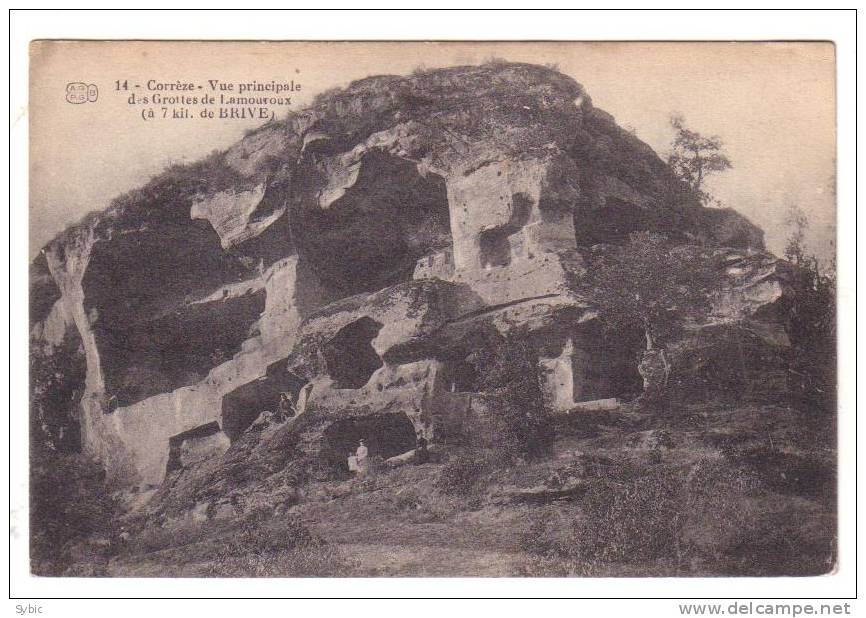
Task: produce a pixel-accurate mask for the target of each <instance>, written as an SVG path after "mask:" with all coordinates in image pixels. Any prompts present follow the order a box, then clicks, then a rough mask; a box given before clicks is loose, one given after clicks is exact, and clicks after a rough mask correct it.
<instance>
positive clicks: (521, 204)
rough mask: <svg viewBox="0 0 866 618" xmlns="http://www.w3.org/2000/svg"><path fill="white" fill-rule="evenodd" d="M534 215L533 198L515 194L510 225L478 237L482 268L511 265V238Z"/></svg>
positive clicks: (488, 231) (496, 228) (491, 229)
mask: <svg viewBox="0 0 866 618" xmlns="http://www.w3.org/2000/svg"><path fill="white" fill-rule="evenodd" d="M531 214H532V198H530V197H529V196H528V195H526V194H525V193H515V194H514V195H513V196H512V198H511V216H510V217H509V219H508V223H506V224H505V225H500V226H497V227H494V228H490V229H487V230H483V231H482V232H481V234H479V236H478V249H479V254H480V258H481V266H482V267H484V268H487V267H499V266H508V265H509V264H510V263H511V237H512V236H514V235H515V234H516V233H518V232H519V231H520V230H521V229H523V227H524V226H526V224H527V223H529V217H530V215H531Z"/></svg>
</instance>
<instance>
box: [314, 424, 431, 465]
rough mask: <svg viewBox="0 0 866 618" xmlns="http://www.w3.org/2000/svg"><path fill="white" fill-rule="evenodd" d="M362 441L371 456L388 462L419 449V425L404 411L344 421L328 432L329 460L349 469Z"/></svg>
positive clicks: (326, 448)
mask: <svg viewBox="0 0 866 618" xmlns="http://www.w3.org/2000/svg"><path fill="white" fill-rule="evenodd" d="M360 440H363V441H364V443H365V444H366V445H367V449H368V453H369V456H370V457H381V458H382V459H388V458H389V457H394V456H395V455H401V454H402V453H405V452H406V451H409V450H412V449H413V448H415V446H416V436H415V426H414V425H413V424H412V421H410V420H409V417H408V416H406V415H405V414H404V413H402V412H396V413H386V414H374V415H370V416H361V417H355V418H346V419H341V420H339V421H336V422H335V423H333V424H332V425H331V426H330V427H328V428H327V429H326V430H325V452H324V456H325V458H326V460H327V461H328V463H329V464H331V465H332V466H334V467H335V468H338V469H340V470H346V469H347V463H346V460H347V458H348V457H349V455H354V454H355V450H356V449H357V448H358V442H359V441H360Z"/></svg>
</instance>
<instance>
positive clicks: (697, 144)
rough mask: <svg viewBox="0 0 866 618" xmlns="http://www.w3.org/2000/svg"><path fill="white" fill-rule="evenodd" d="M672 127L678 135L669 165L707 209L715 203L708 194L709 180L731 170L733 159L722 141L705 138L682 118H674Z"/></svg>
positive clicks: (714, 137) (671, 119)
mask: <svg viewBox="0 0 866 618" xmlns="http://www.w3.org/2000/svg"><path fill="white" fill-rule="evenodd" d="M670 123H671V126H672V127H673V128H674V131H675V134H674V139H673V142H672V143H671V152H670V154H669V155H668V165H669V166H670V167H671V169H672V170H673V171H674V173H675V174H676V175H677V177H678V178H679V179H680V180H682V181H683V182H685V183H686V184H687V185H688V186H689V188H691V190H692V191H694V192H695V193H696V194H697V195H698V197H699V198H700V200H701V203H702V204H704V205H707V204H709V203H710V202H712V201H713V197H712V196H711V195H710V194H709V193H708V192H707V191H705V190H704V181H705V180H706V179H707V176H709V175H710V174H713V173H716V172H723V171H725V170H727V169H730V168H731V161H730V159H728V157H727V155H726V154H725V153H724V152H723V151H722V147H723V143H722V140H721V138H720V137H718V136H716V135H713V136H710V137H704V136H703V135H701V134H700V133H698V132H697V131H692V130H691V129H689V128H687V127H686V125H685V119H684V118H683V117H682V116H681V115H680V114H673V115H672V116H671V118H670Z"/></svg>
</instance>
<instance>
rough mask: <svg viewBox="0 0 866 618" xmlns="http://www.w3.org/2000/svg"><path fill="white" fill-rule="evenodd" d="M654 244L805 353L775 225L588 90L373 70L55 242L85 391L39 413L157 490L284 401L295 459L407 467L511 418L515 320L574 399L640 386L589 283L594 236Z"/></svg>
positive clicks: (551, 376)
mask: <svg viewBox="0 0 866 618" xmlns="http://www.w3.org/2000/svg"><path fill="white" fill-rule="evenodd" d="M639 230H652V231H657V232H660V233H664V234H665V235H667V236H668V237H669V238H671V239H673V240H675V241H676V242H681V243H689V244H696V245H701V246H703V247H707V248H708V250H712V251H716V252H719V253H720V254H724V255H725V256H726V257H725V261H724V264H725V266H724V268H723V269H722V270H720V272H719V302H718V303H717V306H718V310H717V312H716V316H715V322H716V324H730V323H735V322H738V321H742V320H757V321H758V322H762V323H765V324H768V326H767V327H766V328H765V329H764V331H762V332H766V333H767V334H766V336H765V337H764V339H772V338H773V337H775V343H774V345H784V341H780V340H779V338H780V337H782V336H783V334H780V332H781V331H780V329H779V327H778V324H779V320H778V319H777V316H774V315H772V307H774V306H776V305H778V303H779V302H780V299H782V298H783V297H784V294H785V285H786V284H785V276H784V272H783V271H784V265H783V264H781V263H779V262H778V261H777V260H775V259H774V258H773V257H772V256H769V255H767V254H765V253H763V241H762V232H761V231H760V230H759V229H757V228H756V227H755V226H753V225H752V224H751V223H749V222H748V221H747V220H746V219H744V218H743V217H742V216H740V215H738V214H737V213H736V212H734V211H732V210H720V209H707V208H703V207H702V206H700V204H699V202H698V201H697V199H696V197H695V196H694V195H692V194H691V193H690V192H689V191H688V190H687V188H686V187H685V186H684V185H683V184H682V183H680V182H679V181H678V180H677V179H676V178H675V177H674V176H673V175H672V173H671V171H670V170H669V169H668V167H667V165H666V164H665V163H664V162H663V161H662V160H661V159H660V158H659V157H658V156H657V155H656V154H655V153H654V152H653V151H652V149H651V148H650V147H649V146H647V145H646V144H644V143H643V142H641V141H640V140H639V139H637V138H636V137H635V136H634V135H632V134H631V133H629V132H627V131H625V130H623V129H621V128H620V127H619V126H617V124H616V123H615V121H614V119H613V118H612V117H611V116H610V115H609V114H607V113H605V112H603V111H602V110H600V109H597V108H595V107H594V106H593V104H592V101H591V99H590V97H589V95H588V94H587V93H586V92H585V91H584V89H583V88H582V87H581V86H580V85H579V84H578V83H576V82H575V81H573V80H572V79H570V78H568V77H566V76H564V75H561V74H559V73H557V72H556V71H553V70H550V69H546V68H542V67H538V66H531V65H523V64H489V65H484V66H480V67H458V68H450V69H443V70H436V71H431V72H425V73H419V74H416V75H413V76H411V77H401V76H378V77H371V78H368V79H364V80H360V81H358V82H354V83H352V84H350V85H349V86H348V87H347V88H345V89H342V90H336V91H329V92H325V93H322V94H321V95H319V96H318V97H317V98H316V100H315V101H314V103H313V104H312V105H311V106H310V107H309V108H308V109H306V110H302V111H299V112H296V113H292V114H291V115H290V116H289V117H288V119H287V120H286V121H284V122H279V123H272V124H268V125H265V126H263V127H261V128H260V129H258V130H256V131H254V132H252V133H250V134H248V135H247V136H246V137H244V139H242V140H241V141H240V142H239V143H237V144H236V145H234V146H232V147H231V148H229V149H228V150H226V151H225V152H219V153H215V154H213V155H212V156H210V157H208V158H207V159H205V160H203V161H200V162H198V163H196V164H193V165H189V166H174V167H171V168H169V169H167V170H166V171H165V172H164V173H163V174H161V175H159V176H157V177H155V178H154V179H152V180H151V181H150V182H149V183H147V184H146V185H145V186H143V187H141V188H140V189H136V190H134V191H131V192H130V193H128V194H126V195H123V196H121V197H118V198H117V199H115V200H114V202H113V203H112V204H111V206H110V207H109V208H108V209H107V210H105V211H103V212H99V213H95V214H92V215H90V216H88V217H86V218H85V219H84V220H83V221H81V222H80V223H79V224H77V225H75V226H73V227H71V228H70V229H68V230H67V231H65V232H64V233H62V234H61V235H60V236H58V237H57V238H56V239H54V240H53V241H52V242H50V243H49V244H48V245H47V246H46V247H45V248H44V249H43V250H42V251H41V253H40V254H39V256H38V258H37V259H36V260H35V261H34V262H33V265H32V268H31V339H32V345H33V348H34V350H35V351H37V352H38V355H37V356H38V358H37V361H36V362H37V363H41V365H40V366H49V365H51V364H52V363H53V364H54V365H57V366H59V367H61V370H60V373H61V374H62V376H61V377H60V379H58V380H56V381H55V382H56V383H54V382H52V383H51V384H50V385H49V386H47V387H46V386H44V385H42V386H40V390H39V392H34V414H35V415H38V416H39V418H40V419H42V422H41V427H42V430H43V431H44V432H45V434H46V435H48V436H49V437H50V439H51V440H54V441H55V442H58V443H60V442H62V441H63V440H64V439H65V440H67V441H69V440H73V441H78V440H79V438H78V436H79V433H80V442H81V444H82V446H83V447H84V448H85V449H86V450H88V451H90V452H92V453H93V454H95V455H96V456H98V457H99V458H100V459H101V460H102V461H104V462H105V463H106V465H107V468H108V469H109V470H110V471H111V472H112V473H113V474H114V475H115V476H117V477H119V478H123V479H124V480H126V481H127V482H128V483H130V484H139V485H156V484H159V483H161V482H162V480H163V478H164V476H165V474H166V471H167V470H169V471H170V470H171V469H173V468H174V467H177V466H178V465H183V464H184V462H185V461H198V460H199V459H201V458H202V457H206V456H207V455H208V454H213V453H221V452H223V451H225V450H226V449H227V448H229V445H230V444H233V443H235V442H237V441H238V440H240V439H241V437H242V436H243V435H244V433H245V432H246V431H247V430H248V428H249V427H250V426H251V425H252V424H253V423H254V421H255V420H256V418H257V417H258V416H259V414H260V413H261V412H263V411H265V410H273V409H274V408H275V406H276V404H277V400H278V395H279V393H280V392H284V391H290V392H292V393H293V394H294V395H295V396H296V397H297V399H298V407H299V409H300V411H301V415H300V417H299V418H297V419H295V420H294V421H291V422H290V424H289V425H288V426H286V427H285V428H284V429H283V430H282V432H283V433H289V432H290V433H291V434H292V436H293V438H292V439H293V442H292V445H293V449H295V451H296V452H297V453H300V454H319V455H320V456H321V459H322V460H323V461H326V462H327V461H331V462H334V463H335V465H336V463H337V462H339V461H341V460H342V459H343V458H344V457H345V455H346V452H348V450H349V449H350V448H351V446H352V445H353V444H356V443H357V439H358V437H359V436H361V437H363V436H368V439H369V436H374V438H373V440H374V444H372V445H371V448H373V449H374V450H375V451H377V453H378V454H379V455H381V456H383V457H390V456H392V455H397V454H400V453H402V452H404V451H406V450H407V449H410V448H412V447H413V446H414V444H415V436H416V434H417V433H423V434H425V435H426V436H427V437H428V438H429V439H430V440H433V441H437V440H440V439H443V440H444V439H446V438H449V437H451V436H453V435H455V433H458V432H465V431H471V427H472V423H473V422H474V420H473V419H479V418H483V417H484V415H485V414H489V413H490V412H489V410H486V409H485V404H484V398H483V397H480V396H478V394H477V393H476V392H475V390H474V389H475V387H474V384H475V382H474V380H473V377H472V367H471V363H469V362H467V359H469V358H471V355H472V354H473V353H474V351H476V350H478V349H479V348H483V347H484V346H489V345H492V344H493V343H494V342H496V341H499V340H502V339H503V338H504V337H506V336H507V335H508V334H509V333H511V332H515V331H520V332H521V333H524V334H527V335H528V336H529V337H530V338H531V339H532V340H533V341H534V342H535V350H536V353H537V356H538V366H539V377H540V380H541V383H542V385H543V388H542V391H543V393H544V397H545V404H546V405H547V406H548V408H550V409H552V410H565V409H569V408H572V407H574V406H575V405H576V404H579V403H581V402H586V401H590V400H598V399H605V398H612V397H617V396H619V395H621V394H623V393H626V392H629V391H630V390H633V389H634V388H635V381H636V380H637V379H638V378H637V376H636V374H635V372H634V368H633V365H634V348H633V347H631V346H632V344H631V343H629V342H627V341H624V340H622V341H619V340H616V339H615V338H613V339H612V338H611V337H610V336H609V335H605V334H603V333H600V332H599V329H598V326H597V324H595V322H596V320H595V319H594V317H595V316H594V313H593V311H592V307H590V306H589V305H588V303H587V302H586V300H585V299H584V298H582V297H581V296H580V295H579V294H578V293H577V292H576V291H575V289H576V288H575V286H574V282H575V281H576V280H579V279H580V277H581V274H582V273H583V272H584V269H585V262H584V255H585V253H586V251H587V250H588V248H589V247H591V246H593V245H596V244H598V243H619V242H622V241H624V240H625V239H627V237H628V234H629V233H630V232H633V231H639ZM768 308H770V309H768ZM52 366H53V365H52ZM64 415H65V416H64ZM67 417H68V420H64V419H65V418H67ZM73 427H74V431H73ZM61 434H62V435H61ZM64 436H65V438H64ZM70 448H74V445H72V446H70Z"/></svg>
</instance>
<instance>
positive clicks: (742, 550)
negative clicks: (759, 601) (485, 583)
mask: <svg viewBox="0 0 866 618" xmlns="http://www.w3.org/2000/svg"><path fill="white" fill-rule="evenodd" d="M832 519H833V517H832V514H824V515H820V514H816V513H815V512H814V511H809V517H806V518H803V519H801V518H798V517H797V516H796V514H792V513H791V512H790V510H789V509H787V510H786V509H784V508H780V503H779V502H778V500H776V499H775V498H774V497H773V494H768V493H767V486H766V484H765V483H764V482H763V481H762V479H761V478H760V477H759V475H758V474H756V473H755V472H754V471H752V470H751V469H750V468H749V467H748V466H744V465H741V464H740V463H739V462H737V463H731V462H728V461H725V460H724V459H722V460H718V461H704V462H700V463H698V464H695V465H693V466H691V467H690V468H672V467H665V466H662V465H656V466H652V467H650V468H648V469H645V468H640V467H638V466H636V465H633V464H623V463H619V464H617V465H616V466H615V467H613V468H611V469H609V470H608V471H607V473H606V474H604V475H601V476H595V477H594V478H591V481H590V487H589V489H588V491H587V493H586V494H585V495H584V497H583V500H582V503H581V512H580V513H579V514H578V515H577V516H576V517H575V519H574V521H573V522H572V525H571V529H570V530H569V531H568V532H567V533H564V532H563V528H567V526H562V525H554V522H551V521H550V519H549V518H548V517H544V516H542V517H540V518H537V519H535V520H534V521H533V522H532V523H531V525H530V526H529V528H528V530H527V531H526V532H525V533H524V534H523V535H522V536H521V537H520V547H521V549H523V550H524V551H526V552H528V553H529V554H530V556H531V559H530V561H529V562H528V564H527V565H526V569H528V571H527V572H528V573H531V574H535V575H539V574H541V575H545V574H546V575H575V574H578V575H592V574H596V575H599V574H605V572H611V570H612V569H613V570H615V569H616V568H623V567H628V568H632V569H636V570H637V571H639V572H641V573H643V574H653V575H670V574H684V573H701V574H714V575H765V576H769V575H776V576H778V575H807V574H811V575H814V574H818V573H825V572H827V571H828V570H830V569H831V568H832V565H833V563H834V556H835V532H834V529H835V526H834V525H833V521H830V520H832ZM617 565H619V566H617Z"/></svg>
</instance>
